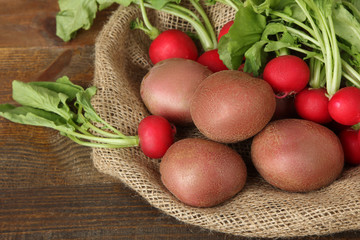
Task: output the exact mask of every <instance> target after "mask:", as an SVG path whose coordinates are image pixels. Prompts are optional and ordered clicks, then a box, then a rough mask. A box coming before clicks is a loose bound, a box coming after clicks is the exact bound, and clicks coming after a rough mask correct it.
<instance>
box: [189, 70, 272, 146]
mask: <svg viewBox="0 0 360 240" xmlns="http://www.w3.org/2000/svg"><path fill="white" fill-rule="evenodd" d="M275 106H276V102H275V94H274V92H273V90H272V88H271V86H270V85H269V84H268V83H267V82H265V81H264V80H262V79H259V78H254V77H252V76H250V75H249V74H247V73H244V72H241V71H235V70H225V71H220V72H216V73H214V74H212V75H210V76H209V77H207V78H206V79H205V80H204V81H202V82H201V83H200V85H199V87H198V88H197V89H196V91H195V93H194V96H193V99H192V100H191V104H190V113H191V117H192V118H193V121H194V124H195V126H196V127H197V128H198V129H199V131H200V132H201V133H202V134H204V135H205V136H206V137H208V138H209V139H211V140H214V141H217V142H223V143H234V142H238V141H242V140H245V139H247V138H250V137H252V136H254V135H255V134H256V133H258V132H259V131H260V130H261V129H263V128H264V127H265V126H266V124H267V123H268V122H269V121H270V119H271V118H272V116H273V114H274V112H275Z"/></svg>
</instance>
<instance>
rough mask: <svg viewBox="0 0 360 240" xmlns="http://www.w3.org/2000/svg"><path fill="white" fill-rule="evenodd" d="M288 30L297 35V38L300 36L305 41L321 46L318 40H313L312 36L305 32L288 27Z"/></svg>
mask: <svg viewBox="0 0 360 240" xmlns="http://www.w3.org/2000/svg"><path fill="white" fill-rule="evenodd" d="M286 30H287V31H288V32H290V33H292V34H294V35H297V36H300V37H301V38H303V39H306V40H308V41H309V42H312V43H313V44H315V45H316V46H320V43H319V41H317V40H316V39H314V38H312V37H311V36H309V35H307V34H305V33H304V32H302V31H299V30H297V29H295V28H292V27H288V26H286Z"/></svg>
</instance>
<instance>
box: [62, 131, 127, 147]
mask: <svg viewBox="0 0 360 240" xmlns="http://www.w3.org/2000/svg"><path fill="white" fill-rule="evenodd" d="M66 136H67V137H68V138H70V139H71V140H73V141H74V142H76V143H77V144H80V145H83V146H86V147H99V148H120V147H133V145H129V146H125V145H121V146H119V145H115V144H105V143H94V142H85V141H81V140H80V139H78V138H76V137H74V136H72V135H67V134H66Z"/></svg>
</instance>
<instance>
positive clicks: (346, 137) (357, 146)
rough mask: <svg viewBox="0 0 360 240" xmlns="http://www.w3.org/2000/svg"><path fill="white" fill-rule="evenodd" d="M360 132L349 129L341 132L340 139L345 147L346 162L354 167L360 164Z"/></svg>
mask: <svg viewBox="0 0 360 240" xmlns="http://www.w3.org/2000/svg"><path fill="white" fill-rule="evenodd" d="M359 132H360V131H359V130H354V129H353V128H351V127H349V128H347V129H344V130H342V131H341V132H340V134H339V138H340V141H341V144H342V146H343V150H344V155H345V162H347V163H349V164H353V165H358V164H360V142H359V139H358V135H359Z"/></svg>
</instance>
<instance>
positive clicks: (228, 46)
mask: <svg viewBox="0 0 360 240" xmlns="http://www.w3.org/2000/svg"><path fill="white" fill-rule="evenodd" d="M265 26H266V17H265V16H263V15H261V14H258V13H256V12H254V10H253V9H252V7H251V6H250V7H249V6H248V7H244V6H242V7H240V8H239V11H238V12H237V13H236V15H235V20H234V24H233V25H232V27H231V28H230V30H229V32H228V34H225V35H224V36H223V37H221V39H220V41H219V46H218V52H219V56H220V59H221V60H222V61H223V62H224V64H225V65H226V66H227V67H228V68H229V69H238V68H239V66H240V65H241V63H242V59H243V56H244V54H245V52H246V51H247V50H248V49H249V48H250V47H251V46H252V45H253V44H255V43H256V42H258V41H259V40H260V39H261V35H262V33H263V31H264V29H265Z"/></svg>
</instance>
